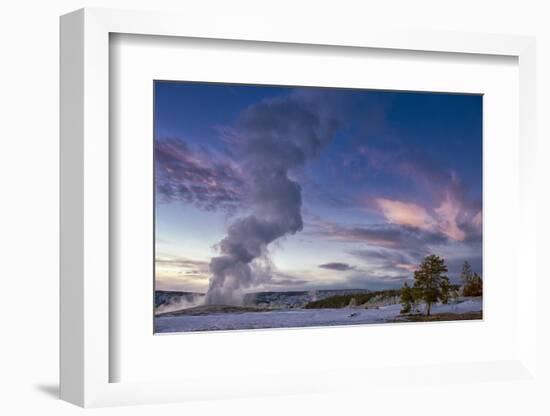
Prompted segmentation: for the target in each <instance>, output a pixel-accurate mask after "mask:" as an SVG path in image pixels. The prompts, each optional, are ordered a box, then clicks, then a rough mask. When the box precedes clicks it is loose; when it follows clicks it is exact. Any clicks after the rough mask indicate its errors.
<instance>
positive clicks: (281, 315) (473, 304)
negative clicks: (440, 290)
mask: <svg viewBox="0 0 550 416" xmlns="http://www.w3.org/2000/svg"><path fill="white" fill-rule="evenodd" d="M481 309H482V302H481V299H468V300H465V301H463V302H460V303H457V304H449V305H434V306H433V307H432V313H434V314H435V313H448V312H450V313H464V312H476V311H481ZM400 310H401V305H399V304H397V305H388V306H383V307H380V308H379V309H359V308H341V309H290V310H274V311H269V312H244V313H220V314H211V315H199V316H191V315H180V316H161V317H156V318H155V332H191V331H212V330H231V329H258V328H293V327H294V328H295V327H308V326H331V325H359V324H375V323H383V322H388V321H392V320H394V319H395V318H396V317H397V316H398V315H399V311H400ZM351 314H355V315H354V316H350V315H351Z"/></svg>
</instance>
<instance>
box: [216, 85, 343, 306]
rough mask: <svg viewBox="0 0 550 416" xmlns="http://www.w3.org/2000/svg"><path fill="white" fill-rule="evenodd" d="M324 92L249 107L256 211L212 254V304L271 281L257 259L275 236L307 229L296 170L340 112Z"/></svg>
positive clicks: (249, 167) (245, 137)
mask: <svg viewBox="0 0 550 416" xmlns="http://www.w3.org/2000/svg"><path fill="white" fill-rule="evenodd" d="M321 98H322V97H320V96H319V95H314V96H313V95H307V94H299V95H298V94H292V95H290V96H287V97H285V98H276V99H271V100H266V101H263V102H261V103H259V104H257V105H254V106H252V107H249V108H248V109H247V110H246V111H245V112H244V113H243V114H242V115H241V117H240V119H239V121H238V123H237V127H236V130H235V142H236V153H237V155H238V157H239V158H240V160H241V162H242V167H243V171H244V172H245V174H246V176H247V178H246V180H247V186H248V190H249V194H250V204H251V205H250V206H251V212H250V213H249V214H248V215H246V216H242V217H240V218H237V219H236V220H235V221H234V222H233V223H231V224H230V226H229V227H228V230H227V235H226V236H225V238H223V240H222V241H221V242H220V243H219V249H220V256H218V257H214V258H212V260H211V262H210V271H211V273H212V277H211V279H210V284H209V288H208V291H207V293H206V297H205V303H206V304H240V303H241V301H242V296H243V294H244V291H245V290H246V289H248V288H251V287H254V286H257V285H258V284H260V283H261V282H263V281H265V279H266V276H265V274H261V273H255V272H254V268H253V267H251V262H252V261H253V260H255V259H260V258H263V257H265V256H266V255H267V248H268V245H269V244H270V243H272V242H274V241H275V240H277V239H279V238H281V237H283V236H287V235H292V234H295V233H297V232H299V231H301V230H302V228H303V222H302V214H301V207H302V190H301V187H300V185H299V184H298V183H297V182H296V181H295V180H293V179H292V176H291V173H292V171H293V170H295V169H297V168H300V167H302V166H304V164H305V163H306V162H307V161H308V160H310V159H312V158H314V157H316V156H317V155H318V154H319V152H320V151H321V149H322V148H323V146H325V145H326V144H327V143H328V142H329V141H330V140H331V138H332V137H333V135H334V133H335V131H336V129H337V127H338V124H339V123H338V121H337V118H336V117H335V116H334V114H332V112H331V111H329V109H328V108H327V106H326V105H324V101H323V100H322V99H321Z"/></svg>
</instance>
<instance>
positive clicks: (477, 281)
mask: <svg viewBox="0 0 550 416" xmlns="http://www.w3.org/2000/svg"><path fill="white" fill-rule="evenodd" d="M463 293H464V296H482V295H483V280H482V279H481V276H480V275H478V274H477V273H474V274H473V275H472V277H471V278H470V281H469V282H468V283H467V284H466V285H464V290H463Z"/></svg>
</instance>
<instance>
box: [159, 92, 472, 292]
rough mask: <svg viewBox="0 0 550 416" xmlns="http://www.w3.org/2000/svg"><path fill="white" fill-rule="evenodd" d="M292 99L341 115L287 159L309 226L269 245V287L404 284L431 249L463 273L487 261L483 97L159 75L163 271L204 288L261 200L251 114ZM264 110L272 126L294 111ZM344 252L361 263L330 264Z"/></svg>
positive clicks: (326, 116)
mask: <svg viewBox="0 0 550 416" xmlns="http://www.w3.org/2000/svg"><path fill="white" fill-rule="evenodd" d="M286 102H288V103H291V104H292V106H289V107H288V108H290V109H296V108H297V109H298V110H292V111H300V109H301V108H302V107H303V108H306V109H307V111H308V114H310V113H311V114H313V116H312V117H314V120H317V121H318V122H319V126H325V125H326V123H325V121H327V120H332V119H334V120H336V122H337V127H335V128H334V129H331V130H330V137H329V138H328V139H327V140H326V141H325V142H323V144H322V146H320V149H319V150H318V151H316V152H315V155H314V157H308V158H307V161H306V162H305V163H303V164H300V166H297V167H296V168H292V169H290V170H289V175H290V177H291V179H292V180H293V181H296V183H298V184H299V186H300V187H301V190H302V201H303V202H302V205H301V212H302V216H303V219H304V228H303V230H302V231H301V232H299V233H296V234H293V235H290V236H285V238H284V239H282V240H281V241H280V242H276V243H274V244H273V248H272V249H271V248H270V252H271V257H272V259H273V262H274V264H275V266H276V272H274V277H273V279H272V281H271V282H270V283H269V284H270V285H271V286H270V287H273V286H277V285H278V284H279V283H280V282H286V283H284V284H283V283H280V284H279V286H284V288H285V289H288V290H290V289H292V288H298V287H300V288H302V287H305V288H315V287H329V286H330V287H352V286H354V287H370V288H373V287H394V286H400V285H401V284H402V283H403V281H404V280H406V279H410V278H411V277H412V275H411V271H412V270H413V269H414V267H415V265H417V264H418V262H419V261H420V260H421V258H422V256H423V255H426V254H429V253H432V252H434V253H435V254H439V255H442V256H444V257H445V258H446V259H447V261H448V263H449V268H450V275H451V277H453V276H454V277H456V275H457V273H458V270H459V268H460V265H461V263H462V261H464V260H469V261H470V262H471V263H472V264H473V265H474V268H477V269H478V270H477V271H478V272H481V270H480V268H481V191H482V189H481V186H482V179H481V178H482V97H481V96H478V95H459V94H441V93H412V92H388V91H369V90H354V89H332V88H331V89H326V88H303V87H298V88H294V87H271V86H248V85H237V84H206V83H186V82H156V83H155V144H156V151H157V153H156V162H157V163H156V166H157V230H156V231H157V253H160V254H159V255H160V256H161V257H162V256H164V257H162V259H161V260H162V261H163V263H162V264H163V266H162V267H157V270H158V272H157V281H161V282H164V283H163V284H164V287H166V288H180V289H181V288H187V289H196V290H200V289H201V288H203V289H204V287H205V285H206V284H207V281H208V277H209V276H208V274H209V272H208V267H207V265H208V262H209V259H210V258H211V257H212V256H214V255H215V254H216V250H215V249H214V248H212V247H213V246H215V244H216V243H217V242H219V241H220V240H221V239H223V236H224V234H225V231H226V228H227V227H228V225H230V224H231V221H232V220H234V219H235V218H239V217H241V216H243V215H246V214H247V213H248V212H249V211H250V209H251V208H250V206H251V205H250V203H249V202H250V201H249V199H250V198H249V196H248V195H246V192H247V191H246V189H247V186H246V184H247V183H248V182H247V181H249V179H250V178H247V177H246V176H247V172H243V170H244V167H243V166H244V165H243V162H242V157H243V155H242V146H241V145H240V144H239V140H241V141H242V137H241V136H242V134H244V133H243V131H247V132H249V131H250V130H249V129H248V130H243V128H242V124H243V118H246V117H247V116H246V115H247V114H253V113H254V111H255V109H256V108H257V107H258V106H261V105H262V103H264V104H265V103H268V104H269V103H277V105H278V107H277V108H279V107H281V103H282V104H284V105H286ZM289 111H291V110H289ZM287 116H288V121H287V120H286V118H287ZM262 117H263V119H262V123H263V124H261V125H260V127H261V128H262V129H264V130H260V131H261V132H262V134H266V137H267V136H269V135H272V134H274V133H273V132H279V131H280V130H281V128H282V127H281V126H283V127H284V125H285V123H286V122H288V123H296V119H295V117H294V118H292V115H291V114H287V115H285V114H284V113H282V114H276V116H273V117H271V118H269V117H270V115H269V114H268V115H267V116H266V115H262ZM266 117H268V121H267V122H266V120H265V118H266ZM304 120H305V121H304V123H307V120H308V119H307V118H305V119H304ZM254 122H255V123H256V121H254ZM273 123H275V125H274V124H273ZM254 126H255V128H256V130H254V134H256V132H257V131H258V129H257V127H258V125H257V124H254ZM268 127H269V129H271V130H269V129H268ZM300 128H301V127H300ZM304 128H307V126H305V127H304ZM323 128H324V127H323ZM317 133H318V132H316V134H317ZM190 247H193V248H192V249H191V248H190ZM199 247H200V248H199ZM168 260H174V263H170V262H169V261H168ZM177 260H178V261H180V263H179V264H180V265H181V264H184V266H183V267H179V268H178V267H176V266H174V265H176V264H178V263H177V262H176V261H177ZM182 260H185V261H189V262H192V263H189V264H187V265H185V264H186V263H181V261H182ZM333 263H338V264H345V265H346V266H349V267H347V268H346V267H343V266H338V267H336V268H334V269H331V268H330V267H320V266H323V265H326V264H333ZM190 264H193V265H192V266H190ZM166 265H171V266H166ZM157 266H158V264H157ZM191 272H193V273H191ZM282 276H284V278H283V277H282ZM293 279H294V280H293ZM293 282H294V283H293ZM161 285H162V284H161ZM268 286H269V285H268Z"/></svg>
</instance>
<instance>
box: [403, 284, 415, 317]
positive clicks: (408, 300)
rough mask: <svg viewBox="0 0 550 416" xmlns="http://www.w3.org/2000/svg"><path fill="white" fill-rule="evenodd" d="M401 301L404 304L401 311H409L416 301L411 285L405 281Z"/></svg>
mask: <svg viewBox="0 0 550 416" xmlns="http://www.w3.org/2000/svg"><path fill="white" fill-rule="evenodd" d="M399 301H400V303H401V305H402V306H403V307H402V308H401V313H409V312H410V311H411V309H412V307H413V305H414V303H415V301H414V296H413V291H412V289H411V287H410V286H409V285H408V284H407V282H405V285H404V286H403V287H402V288H401V298H400V300H399Z"/></svg>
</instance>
